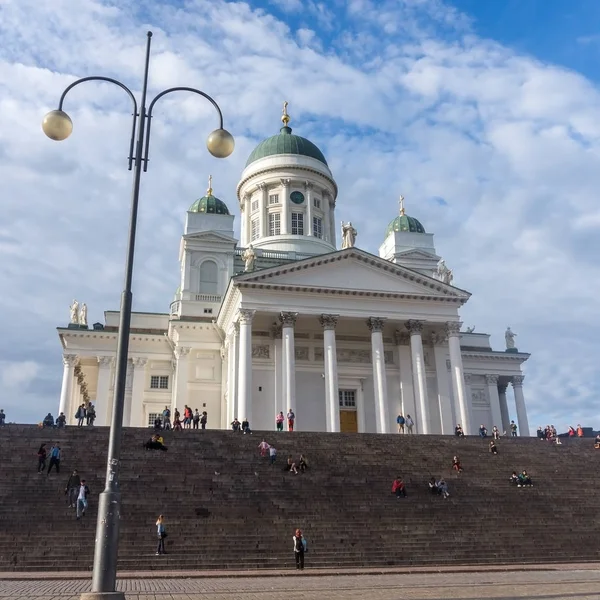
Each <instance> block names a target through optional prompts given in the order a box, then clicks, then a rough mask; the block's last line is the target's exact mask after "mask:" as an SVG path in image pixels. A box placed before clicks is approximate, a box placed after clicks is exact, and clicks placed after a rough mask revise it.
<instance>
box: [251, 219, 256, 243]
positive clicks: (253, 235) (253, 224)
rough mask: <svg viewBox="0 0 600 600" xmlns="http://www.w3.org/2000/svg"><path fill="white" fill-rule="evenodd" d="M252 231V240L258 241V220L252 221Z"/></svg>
mask: <svg viewBox="0 0 600 600" xmlns="http://www.w3.org/2000/svg"><path fill="white" fill-rule="evenodd" d="M250 225H251V231H250V240H251V241H254V240H256V239H258V219H252V222H251V224H250Z"/></svg>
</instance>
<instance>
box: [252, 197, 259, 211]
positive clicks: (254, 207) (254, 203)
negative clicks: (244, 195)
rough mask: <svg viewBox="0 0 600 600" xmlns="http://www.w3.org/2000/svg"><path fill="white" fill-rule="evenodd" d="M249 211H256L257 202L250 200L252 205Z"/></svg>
mask: <svg viewBox="0 0 600 600" xmlns="http://www.w3.org/2000/svg"><path fill="white" fill-rule="evenodd" d="M250 210H251V211H252V212H254V211H255V210H258V200H252V203H251V204H250Z"/></svg>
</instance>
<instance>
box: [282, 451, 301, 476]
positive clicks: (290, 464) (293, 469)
mask: <svg viewBox="0 0 600 600" xmlns="http://www.w3.org/2000/svg"><path fill="white" fill-rule="evenodd" d="M283 470H284V471H289V472H290V473H295V474H296V475H298V468H297V467H296V463H295V462H294V459H293V458H292V455H291V454H290V455H289V456H288V459H287V464H286V465H285V467H283Z"/></svg>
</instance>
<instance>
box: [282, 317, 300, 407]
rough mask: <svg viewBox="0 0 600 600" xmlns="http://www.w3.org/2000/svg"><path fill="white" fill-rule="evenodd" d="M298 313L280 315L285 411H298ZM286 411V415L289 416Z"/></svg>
mask: <svg viewBox="0 0 600 600" xmlns="http://www.w3.org/2000/svg"><path fill="white" fill-rule="evenodd" d="M297 317H298V313H293V312H282V313H280V315H279V321H280V323H281V339H282V346H283V364H284V365H285V366H284V369H283V371H284V374H285V377H284V379H283V398H284V403H285V406H286V409H285V410H289V409H290V408H292V409H293V410H294V412H296V411H297V409H298V407H297V406H296V348H295V344H294V341H295V340H294V325H295V324H296V318H297ZM285 410H284V414H287V413H286V412H285Z"/></svg>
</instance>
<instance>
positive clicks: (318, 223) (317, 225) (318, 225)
mask: <svg viewBox="0 0 600 600" xmlns="http://www.w3.org/2000/svg"><path fill="white" fill-rule="evenodd" d="M313 235H314V236H315V237H318V238H321V239H322V238H323V219H321V218H320V217H313Z"/></svg>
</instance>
